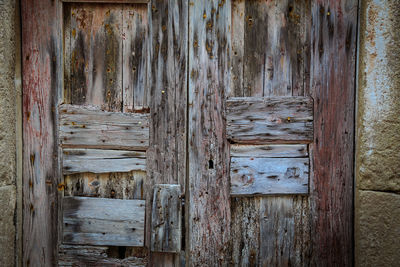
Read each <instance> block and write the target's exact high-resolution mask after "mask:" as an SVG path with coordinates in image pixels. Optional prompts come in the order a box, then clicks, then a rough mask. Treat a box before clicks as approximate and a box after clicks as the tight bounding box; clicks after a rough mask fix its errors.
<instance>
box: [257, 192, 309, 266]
mask: <svg viewBox="0 0 400 267" xmlns="http://www.w3.org/2000/svg"><path fill="white" fill-rule="evenodd" d="M259 212H260V215H259V216H260V233H261V234H260V252H259V253H260V262H259V266H310V256H311V253H310V252H311V250H310V230H311V228H310V223H309V219H310V217H309V203H308V198H307V197H303V196H297V197H296V196H285V197H283V196H280V197H268V198H262V199H261V203H260V210H259Z"/></svg>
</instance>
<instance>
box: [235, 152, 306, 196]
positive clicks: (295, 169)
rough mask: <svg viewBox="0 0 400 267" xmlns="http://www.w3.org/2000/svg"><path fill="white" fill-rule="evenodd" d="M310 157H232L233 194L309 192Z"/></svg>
mask: <svg viewBox="0 0 400 267" xmlns="http://www.w3.org/2000/svg"><path fill="white" fill-rule="evenodd" d="M308 161H309V160H308V159H307V158H236V157H232V158H231V195H233V196H238V195H247V196H249V195H270V194H276V195H279V194H307V193H308V177H309V163H308Z"/></svg>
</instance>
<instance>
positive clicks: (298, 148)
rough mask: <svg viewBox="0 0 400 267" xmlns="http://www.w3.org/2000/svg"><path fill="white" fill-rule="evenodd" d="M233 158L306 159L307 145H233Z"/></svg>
mask: <svg viewBox="0 0 400 267" xmlns="http://www.w3.org/2000/svg"><path fill="white" fill-rule="evenodd" d="M230 151H231V157H253V158H305V157H308V149H307V145H305V144H300V145H234V144H233V145H231V146H230Z"/></svg>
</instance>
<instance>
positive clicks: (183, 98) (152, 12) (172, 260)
mask: <svg viewBox="0 0 400 267" xmlns="http://www.w3.org/2000/svg"><path fill="white" fill-rule="evenodd" d="M188 3H189V1H179V0H169V1H164V0H152V1H151V3H149V57H150V59H149V60H150V61H149V90H150V99H151V101H150V103H149V105H150V110H151V125H150V142H149V149H148V151H147V155H148V156H147V159H148V160H147V175H148V179H147V183H146V200H147V215H146V216H147V217H146V223H147V224H146V227H147V229H151V207H152V201H153V193H152V189H153V185H154V184H167V183H172V184H180V185H181V188H182V192H185V184H186V156H187V155H186V152H187V151H186V148H187V146H186V144H187V141H186V139H187V138H186V136H187V132H186V131H187V126H186V125H187V115H186V114H187V73H188V71H187V65H188V64H187V54H188V51H187V46H188ZM146 234H147V235H146V246H147V247H149V248H150V245H151V244H150V240H151V232H150V231H147V233H146ZM183 253H184V252H183ZM150 258H151V262H150V264H153V266H174V265H175V266H177V265H179V262H180V256H179V254H169V253H157V252H151V253H150Z"/></svg>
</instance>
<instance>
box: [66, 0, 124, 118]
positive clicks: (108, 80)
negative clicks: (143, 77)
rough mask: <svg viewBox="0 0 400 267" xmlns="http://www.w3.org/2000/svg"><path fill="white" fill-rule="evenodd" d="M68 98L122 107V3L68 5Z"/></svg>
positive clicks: (72, 102)
mask: <svg viewBox="0 0 400 267" xmlns="http://www.w3.org/2000/svg"><path fill="white" fill-rule="evenodd" d="M70 11H71V26H70V27H69V29H70V30H71V48H70V50H71V54H70V55H67V56H70V57H71V60H70V64H71V66H70V74H71V77H70V79H69V81H70V83H71V84H70V90H71V92H70V94H69V96H70V99H66V102H67V103H68V104H92V105H96V106H98V107H100V108H102V109H104V110H109V111H115V110H118V111H121V108H122V100H123V99H122V5H115V4H114V5H113V4H102V5H92V4H90V3H87V4H85V3H83V4H82V3H76V4H71V9H70Z"/></svg>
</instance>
